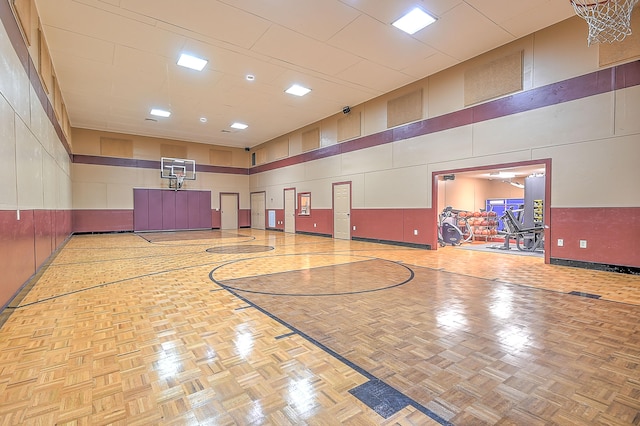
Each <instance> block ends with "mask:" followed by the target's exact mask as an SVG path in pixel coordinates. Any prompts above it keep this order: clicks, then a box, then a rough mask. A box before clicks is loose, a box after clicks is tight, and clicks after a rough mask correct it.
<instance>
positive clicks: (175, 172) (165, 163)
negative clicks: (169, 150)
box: [160, 157, 196, 180]
mask: <svg viewBox="0 0 640 426" xmlns="http://www.w3.org/2000/svg"><path fill="white" fill-rule="evenodd" d="M160 177H162V179H176V178H178V177H181V179H184V180H196V162H195V160H186V159H183V158H167V157H162V159H161V160H160Z"/></svg>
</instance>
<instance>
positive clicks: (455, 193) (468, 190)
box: [432, 160, 551, 263]
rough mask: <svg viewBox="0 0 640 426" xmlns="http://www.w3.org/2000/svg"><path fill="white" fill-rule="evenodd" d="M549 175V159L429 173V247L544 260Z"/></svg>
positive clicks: (546, 252) (545, 256)
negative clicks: (432, 236)
mask: <svg viewBox="0 0 640 426" xmlns="http://www.w3.org/2000/svg"><path fill="white" fill-rule="evenodd" d="M550 174H551V161H550V160H540V161H528V162H521V163H509V164H496V165H491V166H483V167H478V168H469V169H456V170H446V171H440V172H434V173H433V200H432V206H433V210H434V212H435V214H434V216H435V217H434V222H435V225H436V228H437V231H438V232H437V237H438V241H437V242H435V244H434V245H433V246H432V247H436V246H437V247H438V248H440V247H442V246H444V247H447V246H451V247H456V248H463V249H468V250H479V251H487V252H493V253H502V254H505V253H508V254H518V255H528V256H534V257H540V258H541V259H545V262H546V263H548V262H549V254H548V250H545V249H544V242H545V241H544V240H545V230H548V223H549V222H550V217H549V214H550V208H549V205H550V200H551V197H550V188H551V180H550V179H551V176H550ZM507 210H509V211H510V213H509V214H507V213H506V211H507ZM520 230H530V232H526V233H518V231H520Z"/></svg>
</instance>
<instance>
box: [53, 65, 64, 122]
mask: <svg viewBox="0 0 640 426" xmlns="http://www.w3.org/2000/svg"><path fill="white" fill-rule="evenodd" d="M53 112H54V114H55V115H56V118H57V119H58V123H62V91H60V85H59V83H58V79H57V78H56V77H55V76H54V77H53ZM61 127H62V126H61Z"/></svg>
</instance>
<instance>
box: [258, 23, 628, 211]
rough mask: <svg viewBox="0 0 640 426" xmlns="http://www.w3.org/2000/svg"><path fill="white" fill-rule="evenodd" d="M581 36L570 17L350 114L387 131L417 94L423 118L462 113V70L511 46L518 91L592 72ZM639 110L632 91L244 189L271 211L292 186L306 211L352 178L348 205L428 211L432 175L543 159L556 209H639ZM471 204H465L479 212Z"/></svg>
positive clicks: (381, 150) (592, 53)
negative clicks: (397, 102)
mask: <svg viewBox="0 0 640 426" xmlns="http://www.w3.org/2000/svg"><path fill="white" fill-rule="evenodd" d="M585 38H586V28H585V25H584V21H583V20H581V19H580V18H577V17H574V18H571V19H569V20H567V21H564V22H561V23H559V24H557V25H554V26H552V27H550V28H547V29H545V30H542V31H539V32H537V33H535V34H532V35H530V36H527V37H524V38H523V39H521V40H517V41H515V42H513V43H511V44H509V45H506V46H503V47H501V48H498V49H496V50H495V51H492V52H488V53H487V54H485V55H482V56H480V57H478V58H474V59H473V60H470V61H468V62H465V63H463V64H460V65H458V66H455V67H453V68H451V69H448V70H446V71H443V72H441V73H438V74H436V75H434V76H431V77H429V78H426V79H424V80H422V81H418V82H416V83H413V84H412V85H410V86H407V87H405V88H402V89H399V90H397V91H395V92H393V93H390V94H387V95H384V96H382V97H380V98H377V99H374V100H372V101H370V102H367V103H365V104H363V105H358V106H355V107H353V108H352V110H354V111H360V112H361V113H362V130H363V136H364V135H368V134H372V133H376V132H380V131H383V130H386V106H387V101H388V100H389V99H393V98H395V97H397V96H399V95H401V94H403V93H406V92H410V91H412V90H415V89H417V88H421V89H422V90H423V96H424V117H423V118H425V119H427V118H431V117H435V116H438V115H442V114H445V113H450V112H455V111H458V110H461V109H463V108H464V107H465V105H464V74H465V70H467V69H469V68H471V67H474V66H477V65H478V64H481V63H486V62H490V61H491V60H493V59H495V58H498V57H503V56H505V55H507V54H509V53H512V52H514V51H519V50H521V51H522V52H523V55H522V57H523V87H524V89H525V90H527V89H532V88H536V87H539V86H542V85H547V84H550V83H553V82H557V81H561V80H564V79H568V78H572V77H576V76H580V75H585V74H589V73H592V72H594V71H596V70H598V50H597V47H593V46H592V47H587V45H586V41H585ZM638 110H640V87H638V86H635V87H631V88H628V89H624V90H618V91H616V92H615V93H604V94H601V95H596V96H591V97H588V98H583V99H579V100H575V101H571V102H565V103H561V104H558V105H553V106H548V107H544V108H539V109H534V110H531V111H527V112H523V113H519V114H514V115H510V116H507V117H501V118H497V119H493V120H488V121H484V122H479V123H476V124H473V125H468V126H463V127H459V128H455V129H451V130H446V131H442V132H438V133H433V134H428V135H423V136H419V137H415V138H411V139H407V140H403V141H398V142H394V143H392V144H386V145H382V146H376V147H372V148H369V149H366V150H360V151H355V152H350V153H346V154H342V155H338V156H335V157H331V158H325V159H322V160H317V161H313V162H309V163H304V164H297V165H294V166H291V167H286V168H282V169H278V170H275V171H270V172H264V173H260V174H258V175H253V176H252V177H251V180H250V186H251V191H263V190H264V191H267V200H269V199H273V200H274V202H273V205H270V206H269V207H270V208H271V207H273V208H276V207H281V206H282V204H281V202H280V200H281V191H282V188H284V187H295V188H297V190H298V191H311V192H312V197H313V205H314V207H316V208H330V207H331V191H332V188H331V183H332V182H337V181H348V180H350V181H353V186H352V190H353V207H354V208H384V207H389V208H403V207H407V208H412V207H430V206H431V195H432V194H431V191H432V189H431V176H432V173H434V172H436V173H437V172H439V171H446V170H453V169H463V168H473V167H482V166H488V165H494V164H503V163H513V162H522V161H535V160H539V159H546V158H550V159H551V160H552V199H551V203H552V205H553V206H554V207H593V206H603V207H606V206H640V191H637V190H635V182H640V168H638V167H637V166H635V165H634V163H635V162H637V160H638V158H640V120H637V111H638ZM340 116H341V114H337V115H335V116H333V117H328V118H327V119H324V120H322V121H320V122H318V123H316V124H314V125H319V126H320V133H321V145H322V146H327V145H331V144H335V143H337V141H336V139H335V134H336V131H335V129H336V127H337V126H336V122H337V120H338V119H339V118H340ZM312 126H313V125H312ZM308 127H309V126H308ZM300 132H301V131H296V132H292V133H291V134H290V135H288V137H289V140H290V141H295V140H297V139H299V134H300ZM332 138H333V139H332ZM268 144H269V143H266V144H263V146H262V147H265V146H268ZM296 153H297V150H295V149H294V150H290V154H291V155H294V154H296ZM614 175H615V177H616V179H615V180H614V179H612V176H614ZM488 193H491V194H493V192H491V191H489V192H488ZM491 196H493V195H491ZM487 198H489V197H487ZM478 200H479V197H477V196H476V197H474V201H473V203H474V205H470V206H468V207H469V208H478V206H476V205H475V204H477V203H479V201H478ZM460 207H462V205H461V206H460ZM464 208H467V207H464Z"/></svg>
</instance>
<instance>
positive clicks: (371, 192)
mask: <svg viewBox="0 0 640 426" xmlns="http://www.w3.org/2000/svg"><path fill="white" fill-rule="evenodd" d="M430 181H431V177H430V176H429V175H428V174H427V166H414V167H405V168H402V169H394V170H385V171H380V172H374V173H367V174H366V175H365V182H364V190H365V206H364V207H367V208H419V207H427V199H428V192H430V191H431V184H430Z"/></svg>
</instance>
